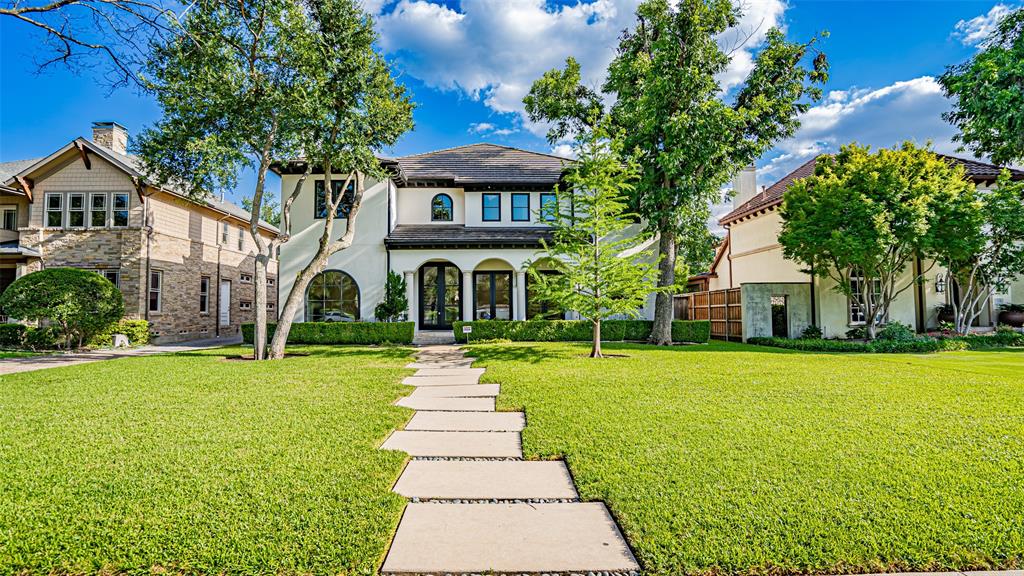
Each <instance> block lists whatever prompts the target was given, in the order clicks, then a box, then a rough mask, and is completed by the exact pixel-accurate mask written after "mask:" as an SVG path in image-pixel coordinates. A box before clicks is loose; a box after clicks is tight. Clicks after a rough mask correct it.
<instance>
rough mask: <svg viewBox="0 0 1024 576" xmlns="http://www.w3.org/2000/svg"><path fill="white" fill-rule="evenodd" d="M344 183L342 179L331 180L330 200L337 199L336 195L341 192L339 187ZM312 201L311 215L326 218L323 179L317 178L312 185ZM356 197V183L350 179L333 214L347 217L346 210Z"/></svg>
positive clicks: (349, 208)
mask: <svg viewBox="0 0 1024 576" xmlns="http://www.w3.org/2000/svg"><path fill="white" fill-rule="evenodd" d="M344 184H345V181H344V180H331V193H332V195H333V199H332V202H333V201H334V200H337V199H338V195H339V194H341V187H342V186H343V185H344ZM313 193H314V201H313V217H314V218H319V219H323V218H327V194H325V193H324V181H323V180H317V181H316V183H315V184H314V185H313ZM355 197H356V183H355V181H354V180H350V181H349V183H348V187H347V188H345V196H344V197H343V198H342V199H341V202H338V209H337V210H336V211H335V213H334V216H335V217H336V218H348V212H349V210H351V209H352V202H353V201H354V200H355Z"/></svg>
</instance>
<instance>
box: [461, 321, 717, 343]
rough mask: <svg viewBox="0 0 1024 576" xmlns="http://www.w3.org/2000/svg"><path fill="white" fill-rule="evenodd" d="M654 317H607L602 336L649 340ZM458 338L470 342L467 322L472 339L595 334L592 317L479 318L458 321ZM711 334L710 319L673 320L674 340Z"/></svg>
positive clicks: (563, 338)
mask: <svg viewBox="0 0 1024 576" xmlns="http://www.w3.org/2000/svg"><path fill="white" fill-rule="evenodd" d="M653 324H654V323H653V322H651V321H650V320H605V321H604V322H602V323H601V340H602V341H605V342H628V341H642V340H646V339H647V338H648V336H650V335H651V328H652V326H653ZM453 326H454V329H455V340H456V341H458V342H466V335H465V334H463V333H462V327H463V326H472V327H473V333H472V334H471V335H470V338H471V339H472V340H511V341H513V342H588V341H590V339H591V338H592V337H593V327H592V325H591V323H590V321H589V320H512V321H509V320H476V321H474V322H461V321H460V322H455V323H454V325H453ZM710 338H711V323H710V322H707V321H706V320H676V321H674V322H672V340H673V341H674V342H696V343H706V342H707V341H708V340H709V339H710Z"/></svg>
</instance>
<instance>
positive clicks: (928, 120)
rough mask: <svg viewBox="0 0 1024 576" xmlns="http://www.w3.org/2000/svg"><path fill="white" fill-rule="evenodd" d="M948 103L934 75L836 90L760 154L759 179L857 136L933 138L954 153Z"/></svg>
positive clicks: (868, 140) (875, 142) (878, 142)
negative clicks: (945, 115)
mask: <svg viewBox="0 0 1024 576" xmlns="http://www.w3.org/2000/svg"><path fill="white" fill-rule="evenodd" d="M949 107H950V103H949V100H948V99H946V98H945V97H944V96H943V95H942V88H941V87H940V86H939V84H938V82H936V81H935V78H932V77H931V76H922V77H920V78H914V79H913V80H905V81H900V82H895V83H893V84H891V85H889V86H884V87H882V88H877V89H858V88H853V89H850V90H843V91H838V90H837V91H832V92H830V93H829V94H828V95H827V96H826V97H825V98H824V100H823V101H822V102H821V103H820V104H819V105H817V106H814V107H813V108H811V109H810V110H808V111H807V112H806V113H805V114H804V115H803V117H802V118H801V127H800V129H799V130H798V131H797V133H796V134H795V135H794V136H793V137H792V138H789V139H787V140H784V141H783V142H781V143H779V145H778V146H776V147H775V149H774V150H772V151H771V152H770V153H769V154H767V155H766V156H765V158H763V159H762V163H761V167H760V168H759V170H758V183H759V184H771V183H772V182H774V181H775V180H778V179H779V178H781V177H782V176H784V175H786V174H787V173H788V172H789V171H790V170H792V169H794V168H796V167H797V166H799V165H800V164H802V163H804V162H806V161H807V160H809V159H811V158H813V157H814V156H817V155H818V154H822V153H826V152H835V151H837V150H838V149H839V146H841V145H843V144H847V143H849V142H854V141H856V142H858V143H860V144H869V145H871V146H873V147H875V148H879V147H892V146H895V145H898V144H900V143H901V142H903V141H904V140H911V141H914V142H916V143H918V144H920V145H923V144H925V143H926V142H927V141H929V140H930V141H931V142H932V145H933V147H934V149H935V150H936V151H938V152H944V153H951V154H952V153H955V152H956V145H955V144H954V143H953V142H952V137H953V134H954V133H955V130H954V128H953V127H952V126H950V125H949V124H948V123H946V122H945V121H943V120H942V113H943V112H945V111H946V110H948V109H949Z"/></svg>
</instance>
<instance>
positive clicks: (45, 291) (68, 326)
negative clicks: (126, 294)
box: [0, 268, 124, 349]
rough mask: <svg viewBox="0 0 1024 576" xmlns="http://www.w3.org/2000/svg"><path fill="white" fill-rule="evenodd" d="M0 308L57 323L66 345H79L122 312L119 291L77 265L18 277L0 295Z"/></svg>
mask: <svg viewBox="0 0 1024 576" xmlns="http://www.w3.org/2000/svg"><path fill="white" fill-rule="evenodd" d="M0 308H3V310H4V312H5V313H6V314H7V315H9V316H11V317H12V318H17V319H19V320H31V321H38V320H47V321H49V322H51V323H53V324H54V325H56V326H58V327H60V332H61V334H62V336H63V338H64V348H66V349H69V348H71V346H72V345H73V344H74V345H76V346H77V347H81V346H82V343H83V342H88V341H89V340H90V339H91V338H92V337H93V336H94V335H96V334H98V333H100V332H102V331H103V330H105V329H107V328H109V327H110V326H111V325H112V324H114V323H115V322H117V321H118V320H120V319H121V317H122V316H123V315H124V302H123V301H122V298H121V291H120V290H118V289H117V287H116V286H114V285H113V284H112V283H111V282H110V280H107V279H106V278H104V277H103V276H101V275H99V274H97V273H95V272H89V271H86V270H79V269H77V268H46V269H44V270H40V271H38V272H33V273H31V274H26V275H25V276H22V277H21V278H18V279H17V280H15V281H14V282H13V283H12V284H11V285H10V286H8V287H7V290H5V291H4V293H3V294H2V295H0Z"/></svg>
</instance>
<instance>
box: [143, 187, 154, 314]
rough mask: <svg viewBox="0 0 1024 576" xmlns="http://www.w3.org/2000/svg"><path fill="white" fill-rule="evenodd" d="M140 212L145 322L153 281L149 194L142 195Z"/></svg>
mask: <svg viewBox="0 0 1024 576" xmlns="http://www.w3.org/2000/svg"><path fill="white" fill-rule="evenodd" d="M142 212H143V214H144V216H143V217H144V222H143V225H142V232H143V233H144V234H145V235H146V283H145V286H146V291H145V292H143V294H142V309H143V310H145V313H144V315H143V318H145V320H146V322H149V291H150V289H151V288H152V282H153V258H152V241H153V226H152V223H151V222H150V220H149V217H150V214H149V196H143V197H142Z"/></svg>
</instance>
